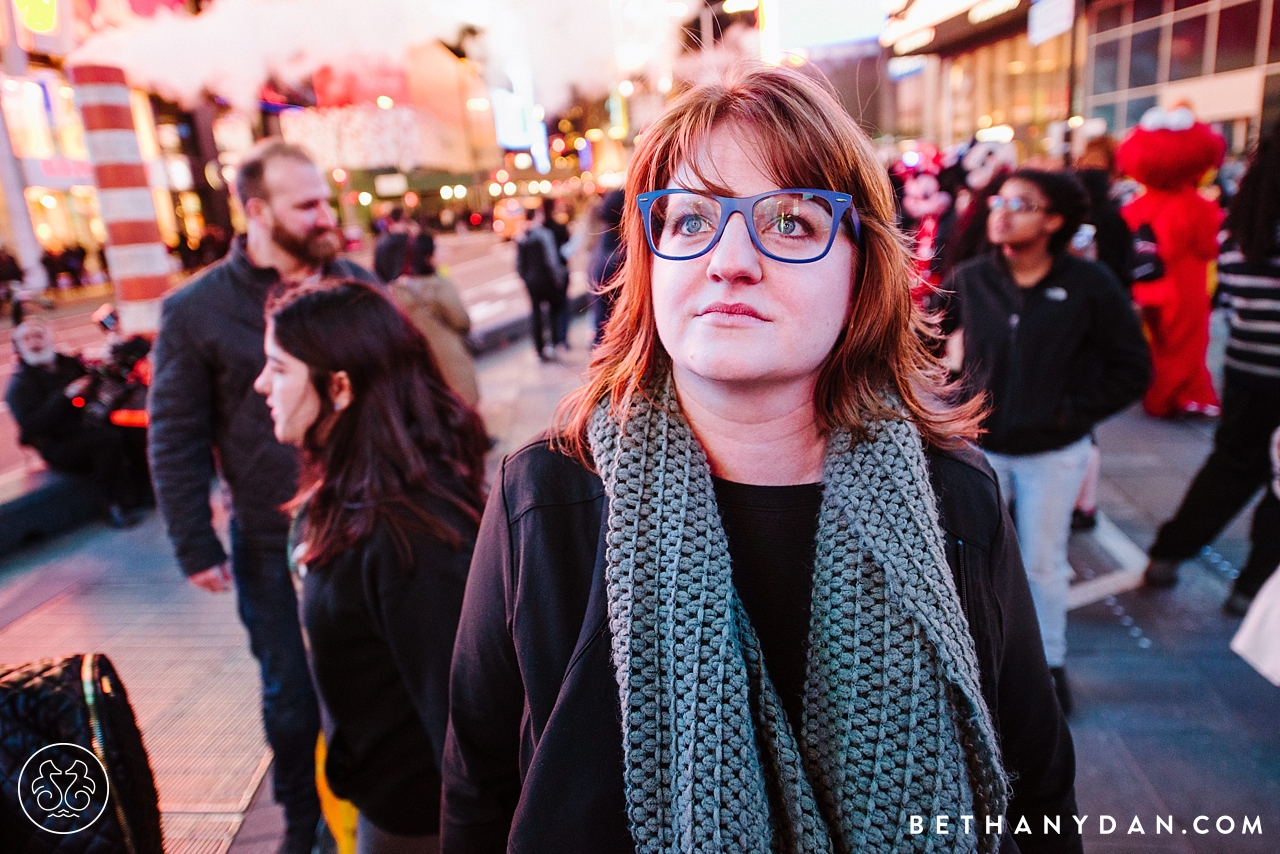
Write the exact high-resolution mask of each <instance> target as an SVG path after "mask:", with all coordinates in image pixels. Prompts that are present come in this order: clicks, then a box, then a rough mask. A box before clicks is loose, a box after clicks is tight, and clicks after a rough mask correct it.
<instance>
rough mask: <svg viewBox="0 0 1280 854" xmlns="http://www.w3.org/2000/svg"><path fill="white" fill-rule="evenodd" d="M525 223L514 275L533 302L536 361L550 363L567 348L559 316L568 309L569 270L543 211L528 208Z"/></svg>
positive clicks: (518, 245)
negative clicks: (561, 346)
mask: <svg viewBox="0 0 1280 854" xmlns="http://www.w3.org/2000/svg"><path fill="white" fill-rule="evenodd" d="M525 220H526V226H525V230H524V233H523V234H521V235H520V237H519V239H518V240H517V241H516V272H517V273H519V274H520V278H521V279H523V280H524V286H525V288H526V289H527V290H528V291H529V301H530V302H532V303H533V314H532V316H531V317H530V323H531V324H532V325H533V348H534V349H535V350H536V351H537V352H538V358H539V359H541V360H542V361H544V362H549V361H551V360H552V359H554V358H555V348H556V347H557V346H560V345H564V346H568V345H567V343H566V339H565V337H564V336H565V331H566V329H567V324H566V323H564V322H562V319H561V315H563V314H564V313H565V312H566V310H567V308H566V305H565V296H566V293H567V288H568V282H569V271H568V269H566V267H565V265H564V259H563V258H561V257H560V248H559V246H557V245H556V238H555V235H554V234H553V233H552V231H551V229H549V228H547V226H546V223H547V215H546V209H545V208H543V207H535V208H529V209H527V210H526V211H525ZM543 309H546V313H545V314H544V313H543Z"/></svg>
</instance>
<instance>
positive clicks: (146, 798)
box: [0, 654, 164, 854]
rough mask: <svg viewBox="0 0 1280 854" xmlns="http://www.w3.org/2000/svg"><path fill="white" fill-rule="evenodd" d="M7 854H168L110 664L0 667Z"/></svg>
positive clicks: (97, 660)
mask: <svg viewBox="0 0 1280 854" xmlns="http://www.w3.org/2000/svg"><path fill="white" fill-rule="evenodd" d="M0 840H3V843H4V845H3V848H4V850H5V851H6V852H9V851H14V852H42V854H43V852H54V854H70V853H71V852H76V854H80V853H81V852H84V854H96V852H107V851H110V852H125V854H163V851H164V849H163V845H162V841H161V833H160V807H159V798H158V796H157V794H156V785H155V778H154V777H153V776H152V773H151V765H150V763H149V762H148V761H147V753H146V749H145V748H144V747H143V744H142V734H141V733H140V732H139V731H138V724H137V722H136V721H135V720H134V716H133V709H132V708H130V706H129V698H128V695H127V694H125V690H124V685H123V684H122V683H121V681H120V677H119V676H117V675H116V671H115V668H113V667H112V666H111V661H110V660H109V659H108V658H107V657H106V656H105V655H97V654H90V655H73V656H68V657H65V658H57V659H45V660H43V661H38V662H35V663H33V664H24V665H21V666H17V667H5V666H0Z"/></svg>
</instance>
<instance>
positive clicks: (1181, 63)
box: [1169, 15, 1208, 80]
mask: <svg viewBox="0 0 1280 854" xmlns="http://www.w3.org/2000/svg"><path fill="white" fill-rule="evenodd" d="M1207 20H1208V18H1207V17H1206V16H1204V15H1197V16H1196V17H1194V18H1187V19H1186V20H1185V21H1178V22H1177V23H1176V24H1174V25H1173V41H1172V43H1171V45H1170V48H1169V79H1170V80H1185V79H1187V78H1188V77H1198V76H1199V75H1200V74H1202V73H1203V72H1204V32H1205V22H1206V21H1207Z"/></svg>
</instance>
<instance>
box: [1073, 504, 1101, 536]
mask: <svg viewBox="0 0 1280 854" xmlns="http://www.w3.org/2000/svg"><path fill="white" fill-rule="evenodd" d="M1096 527H1098V511H1096V510H1081V509H1080V508H1079V507H1077V508H1076V509H1075V510H1072V511H1071V530H1073V531H1092V530H1093V529H1094V528H1096Z"/></svg>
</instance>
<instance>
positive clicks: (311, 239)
mask: <svg viewBox="0 0 1280 854" xmlns="http://www.w3.org/2000/svg"><path fill="white" fill-rule="evenodd" d="M271 240H272V242H274V243H275V244H276V245H277V246H279V247H280V248H281V249H283V250H284V251H285V252H288V253H289V254H290V255H292V256H293V257H294V258H296V259H297V260H298V261H299V263H302V264H305V265H307V266H308V267H323V266H324V265H325V264H328V263H329V262H330V261H332V260H333V259H334V258H335V257H336V256H337V254H338V249H339V248H340V246H341V241H340V237H339V233H338V229H337V228H329V227H324V228H313V229H311V230H310V231H308V232H307V233H306V234H304V235H302V236H301V237H299V236H298V235H296V234H294V233H293V232H292V231H289V230H288V229H286V228H285V227H284V225H283V224H282V223H280V222H277V223H276V224H275V225H274V226H272V227H271Z"/></svg>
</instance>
